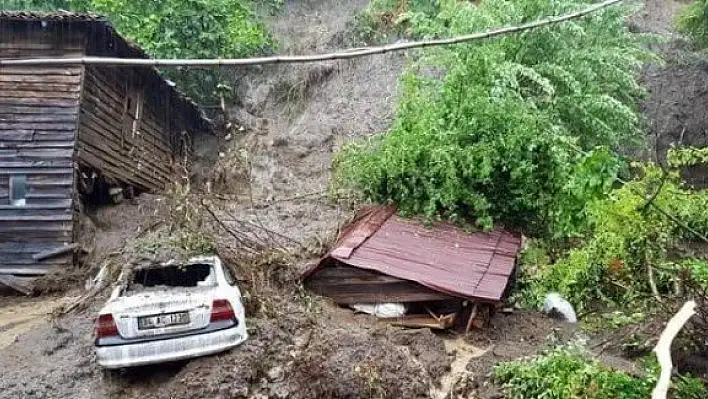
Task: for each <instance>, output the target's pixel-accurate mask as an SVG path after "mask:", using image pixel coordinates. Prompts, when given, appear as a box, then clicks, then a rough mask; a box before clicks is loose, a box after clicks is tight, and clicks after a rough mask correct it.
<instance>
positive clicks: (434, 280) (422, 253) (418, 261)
mask: <svg viewBox="0 0 708 399" xmlns="http://www.w3.org/2000/svg"><path fill="white" fill-rule="evenodd" d="M520 248H521V236H520V235H518V234H515V233H511V232H509V231H506V230H504V229H503V228H500V227H497V228H495V229H494V230H492V231H490V232H475V233H467V232H465V231H464V230H462V229H460V228H458V227H455V226H452V225H450V224H443V223H440V224H437V225H435V226H434V227H432V228H426V227H425V226H424V225H423V224H421V223H419V222H417V221H412V220H407V219H403V218H400V217H398V216H396V215H395V209H393V208H391V207H373V208H369V209H367V210H365V211H364V212H362V213H361V214H360V215H359V217H357V219H356V220H355V221H354V222H353V223H352V224H350V225H349V227H348V228H347V229H345V230H344V231H343V232H342V234H341V235H340V238H339V240H338V242H337V244H336V246H335V247H334V249H333V250H332V251H331V252H330V253H329V254H328V255H327V256H326V257H325V258H324V259H323V261H322V262H320V263H319V265H317V266H316V267H314V268H312V269H310V270H308V271H306V272H305V276H307V275H310V274H312V273H313V272H315V271H316V270H317V268H319V267H320V266H322V265H323V264H324V263H325V260H326V259H327V258H333V259H336V260H338V261H340V262H342V263H344V264H347V265H350V266H354V267H359V268H362V269H368V270H374V271H377V272H380V273H384V274H387V275H389V276H393V277H396V278H400V279H404V280H410V281H415V282H417V283H419V284H422V285H424V286H426V287H429V288H431V289H434V290H437V291H440V292H444V293H446V294H449V295H453V296H457V297H463V298H470V299H478V300H484V301H499V300H500V299H501V298H502V296H503V294H504V291H505V289H506V286H507V284H508V282H509V279H510V277H511V275H512V273H513V270H514V266H515V261H516V256H517V253H518V251H519V249H520Z"/></svg>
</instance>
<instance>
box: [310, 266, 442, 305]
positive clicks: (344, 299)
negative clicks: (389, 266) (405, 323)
mask: <svg viewBox="0 0 708 399" xmlns="http://www.w3.org/2000/svg"><path fill="white" fill-rule="evenodd" d="M305 287H307V288H308V289H309V290H312V291H314V292H316V293H318V294H320V295H323V296H326V297H329V298H332V299H333V300H334V301H335V302H337V303H339V304H354V303H373V302H379V303H384V302H423V301H444V300H449V299H455V298H453V297H451V296H449V295H446V294H443V293H440V292H438V291H434V290H431V289H430V288H428V287H425V286H422V285H420V284H418V283H415V282H412V281H407V280H401V279H399V278H395V277H391V276H386V275H384V274H381V273H377V272H373V271H368V270H364V269H359V268H356V267H351V266H346V265H343V264H340V263H332V264H330V265H327V266H325V267H322V268H320V269H318V270H317V271H315V272H314V273H313V274H312V275H311V276H309V277H307V279H305Z"/></svg>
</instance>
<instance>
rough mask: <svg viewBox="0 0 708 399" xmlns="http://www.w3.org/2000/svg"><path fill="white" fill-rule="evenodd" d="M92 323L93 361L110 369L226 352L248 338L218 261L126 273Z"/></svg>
mask: <svg viewBox="0 0 708 399" xmlns="http://www.w3.org/2000/svg"><path fill="white" fill-rule="evenodd" d="M119 281H123V282H124V283H123V284H120V286H119V287H117V288H115V289H114V290H113V293H112V295H111V297H110V299H109V300H108V302H107V303H106V305H105V306H104V307H103V309H101V311H100V313H99V316H98V318H97V319H96V324H95V332H96V341H95V346H96V357H97V359H98V364H99V365H101V366H102V367H105V368H109V369H115V368H122V367H131V366H140V365H145V364H152V363H160V362H168V361H175V360H182V359H187V358H192V357H196V356H204V355H209V354H213V353H217V352H221V351H225V350H228V349H231V348H233V347H235V346H237V345H239V344H241V343H243V342H244V341H245V340H246V339H248V333H247V331H246V316H245V311H244V307H243V302H242V299H241V292H240V290H239V289H238V287H237V286H236V281H235V279H234V278H233V276H232V275H231V272H230V271H229V269H228V268H227V267H224V266H223V265H222V263H221V260H219V258H218V257H215V256H210V257H201V258H194V259H190V261H189V262H188V263H186V264H184V265H175V264H161V265H153V266H149V267H140V268H137V269H132V270H130V272H128V275H126V276H123V275H121V278H120V279H119Z"/></svg>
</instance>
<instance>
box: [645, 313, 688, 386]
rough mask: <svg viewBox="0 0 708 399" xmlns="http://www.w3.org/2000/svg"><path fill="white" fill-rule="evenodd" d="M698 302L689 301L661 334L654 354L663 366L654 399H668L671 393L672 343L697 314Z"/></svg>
mask: <svg viewBox="0 0 708 399" xmlns="http://www.w3.org/2000/svg"><path fill="white" fill-rule="evenodd" d="M695 309H696V302H695V301H688V302H686V303H685V304H684V305H683V306H682V307H681V310H679V311H678V313H676V315H674V317H672V318H671V320H669V322H668V323H667V324H666V328H665V329H664V331H663V332H662V333H661V337H660V338H659V342H657V344H656V347H655V348H654V353H656V357H657V359H658V360H659V365H660V366H661V374H660V376H659V380H658V381H657V383H656V387H655V388H654V390H653V391H652V393H651V398H652V399H666V394H667V393H668V392H669V385H670V384H671V370H672V369H673V363H672V361H671V343H672V342H673V341H674V338H676V335H677V334H678V333H679V331H681V329H682V328H683V326H684V325H685V324H686V322H687V321H688V319H690V318H691V316H693V315H694V314H696V310H695Z"/></svg>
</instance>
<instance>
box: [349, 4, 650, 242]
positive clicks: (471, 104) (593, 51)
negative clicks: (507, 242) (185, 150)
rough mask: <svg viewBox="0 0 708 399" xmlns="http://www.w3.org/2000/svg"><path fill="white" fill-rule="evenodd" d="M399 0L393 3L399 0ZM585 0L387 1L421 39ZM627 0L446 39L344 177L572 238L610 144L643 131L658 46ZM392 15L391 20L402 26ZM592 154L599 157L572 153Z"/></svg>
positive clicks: (424, 203) (427, 203)
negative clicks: (554, 19) (644, 68)
mask: <svg viewBox="0 0 708 399" xmlns="http://www.w3.org/2000/svg"><path fill="white" fill-rule="evenodd" d="M389 3H390V2H389ZM584 6H587V3H585V2H583V1H579V0H562V1H550V0H541V1H536V0H519V1H514V2H508V1H503V0H489V1H484V2H481V3H479V4H478V5H474V4H472V3H470V2H458V1H435V2H430V1H424V0H418V1H415V2H410V3H408V2H400V3H396V4H392V3H391V4H384V5H383V7H389V8H390V10H389V11H388V13H381V12H379V13H378V14H377V13H375V12H374V11H370V12H372V13H373V14H372V15H379V16H381V15H386V16H387V17H386V18H387V19H386V20H387V21H389V23H394V24H397V26H399V27H404V28H405V29H406V32H407V33H408V34H410V35H412V36H414V37H424V38H430V37H442V36H453V35H458V34H464V33H470V32H476V31H484V30H486V29H489V28H493V27H500V26H505V25H514V24H520V23H523V22H528V21H531V20H535V19H540V18H542V17H545V16H548V15H558V14H562V13H566V12H569V11H573V10H577V9H580V8H583V7H584ZM626 12H627V9H626V8H620V7H615V8H608V9H606V10H604V11H602V12H600V13H598V14H595V15H594V16H592V17H588V18H583V19H580V20H576V21H574V22H568V23H563V24H557V25H553V26H549V27H544V28H539V29H535V30H533V31H530V32H525V33H522V34H516V35H507V36H503V37H499V38H494V39H489V40H484V41H477V42H473V43H468V44H461V45H455V46H448V47H444V48H437V49H434V50H430V51H428V52H426V53H425V55H424V56H423V57H422V59H421V60H420V61H419V62H417V63H416V64H415V65H414V66H413V67H412V68H410V70H409V71H408V72H407V73H406V74H405V76H404V77H403V78H402V81H401V88H400V102H399V106H398V112H397V117H396V120H395V123H394V125H393V127H392V128H391V129H390V131H388V132H386V133H384V134H380V135H378V136H375V137H373V138H371V139H369V140H367V141H365V142H358V143H355V144H353V145H350V146H348V147H346V148H345V149H344V150H343V152H342V153H341V154H340V155H339V157H338V159H337V163H336V177H337V183H338V184H339V185H340V187H351V188H354V189H356V190H357V191H358V192H360V193H361V194H363V196H364V197H366V198H367V199H370V200H373V201H376V202H384V203H385V202H395V203H397V204H398V206H399V208H400V209H401V211H402V212H404V213H411V214H414V213H415V214H419V213H422V214H425V215H427V216H428V217H430V218H435V217H438V216H442V217H446V218H450V219H453V220H464V221H466V220H473V221H476V222H477V223H478V224H480V225H483V226H490V225H491V224H492V223H493V222H494V221H501V222H503V223H505V224H507V225H515V226H521V227H523V228H525V229H527V231H531V232H534V233H540V234H550V232H551V231H553V232H554V234H555V235H566V234H572V233H574V232H575V231H577V230H578V229H579V226H581V225H583V224H584V220H583V219H584V212H583V204H584V203H585V202H586V201H588V200H589V199H593V198H596V197H598V196H601V195H603V194H604V193H605V192H606V191H607V190H608V189H609V188H610V185H611V182H612V179H613V177H614V176H615V174H616V173H617V170H618V167H619V165H618V163H617V161H616V160H615V159H614V157H613V156H610V155H609V152H608V151H606V150H603V149H602V148H606V149H615V148H618V147H619V146H620V145H625V146H626V145H627V144H628V143H629V142H630V141H631V140H635V139H636V138H637V137H638V136H639V133H640V129H641V120H640V118H639V116H638V114H637V112H636V110H635V109H634V104H635V101H636V99H637V98H638V96H640V95H641V94H642V89H641V87H640V86H639V85H638V84H637V82H636V81H635V78H634V70H635V68H636V67H637V66H638V65H640V63H641V62H642V60H643V59H645V58H646V57H647V53H646V52H645V50H643V49H642V47H641V44H640V42H639V40H638V38H637V36H635V35H632V34H630V33H629V31H628V30H627V28H626V26H625V23H624V16H625V15H626ZM391 21H393V22H391ZM576 145H578V146H580V147H582V148H584V149H586V150H593V149H596V148H598V147H602V148H600V149H598V150H597V151H594V152H593V153H592V154H591V155H590V156H586V155H583V154H581V153H578V152H577V151H576V150H574V148H575V146H576Z"/></svg>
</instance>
